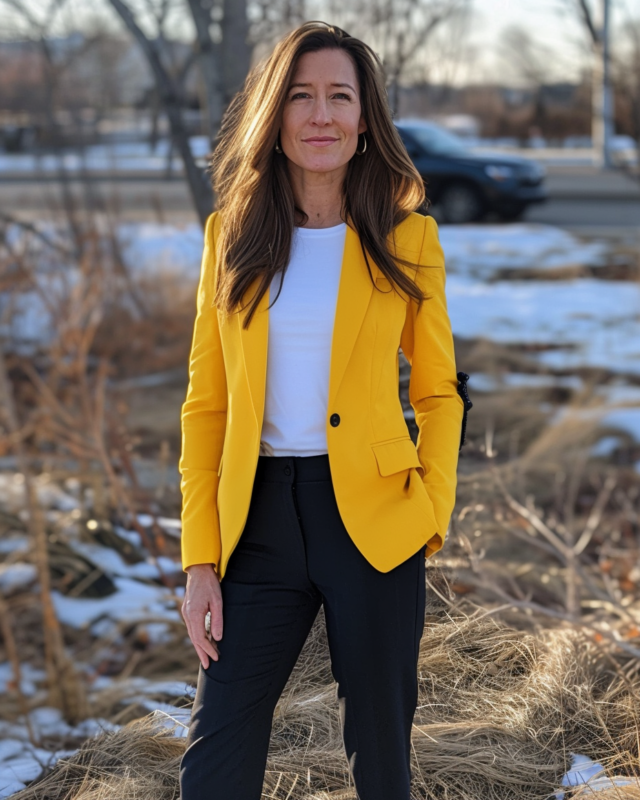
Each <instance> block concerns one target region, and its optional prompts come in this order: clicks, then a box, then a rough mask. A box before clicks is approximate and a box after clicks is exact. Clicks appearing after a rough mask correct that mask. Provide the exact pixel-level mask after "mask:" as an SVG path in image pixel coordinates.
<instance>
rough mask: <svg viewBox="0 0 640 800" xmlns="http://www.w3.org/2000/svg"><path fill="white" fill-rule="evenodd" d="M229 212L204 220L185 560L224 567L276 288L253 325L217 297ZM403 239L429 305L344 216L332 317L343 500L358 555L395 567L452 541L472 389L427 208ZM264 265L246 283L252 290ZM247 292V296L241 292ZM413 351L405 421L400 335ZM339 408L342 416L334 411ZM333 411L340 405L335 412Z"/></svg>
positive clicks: (409, 223)
mask: <svg viewBox="0 0 640 800" xmlns="http://www.w3.org/2000/svg"><path fill="white" fill-rule="evenodd" d="M220 213H221V212H218V211H216V212H214V213H213V214H211V215H210V216H209V218H208V220H207V224H206V229H205V243H204V251H203V255H202V267H201V274H200V283H199V287H198V294H197V313H196V318H195V324H194V331H193V341H192V346H191V355H190V358H189V378H190V380H189V387H188V390H187V395H186V400H185V402H184V404H183V405H182V413H181V425H182V453H181V457H180V461H179V470H180V474H181V482H180V488H181V491H182V497H183V505H182V567H183V570H186V569H187V567H189V566H190V565H192V564H200V563H213V564H215V565H216V571H217V574H218V577H219V579H220V580H222V579H223V577H224V574H225V571H226V567H227V563H228V561H229V557H230V556H231V553H232V552H233V550H234V548H235V546H236V544H237V543H238V540H239V539H240V536H241V534H242V531H243V528H244V525H245V522H246V519H247V515H248V512H249V503H250V500H251V493H252V488H253V482H254V477H255V471H256V466H257V462H258V451H259V447H260V438H261V430H262V420H263V413H264V402H265V383H266V374H267V372H266V370H267V334H268V330H269V312H268V310H267V306H268V305H269V302H270V293H269V291H267V292H265V294H264V296H263V297H262V300H261V302H260V305H259V307H258V309H257V310H256V314H255V315H254V317H253V319H252V321H251V323H250V325H249V327H248V329H246V330H245V329H243V328H242V325H241V322H242V319H244V315H245V314H246V313H247V311H246V309H245V310H244V311H243V312H242V314H241V315H240V314H238V313H235V314H231V315H226V314H224V313H223V312H221V311H218V310H217V309H216V308H215V307H214V306H213V305H212V296H213V290H214V286H215V283H214V277H215V269H216V254H215V241H216V235H217V233H218V231H219V224H220ZM394 239H395V247H396V248H397V249H396V250H395V251H394V250H392V251H391V252H392V253H395V254H396V255H400V256H404V257H406V258H407V259H409V260H411V261H412V262H414V263H415V262H419V263H420V264H425V265H427V266H428V267H429V268H427V269H423V270H420V271H416V270H415V268H408V267H403V265H400V266H401V268H403V269H405V270H409V271H410V273H411V274H412V276H414V277H416V273H417V280H418V282H419V285H420V286H421V287H422V288H423V289H426V290H427V292H428V294H430V295H432V297H431V299H428V300H425V301H424V303H423V305H422V309H421V310H420V313H419V314H418V313H417V304H416V303H415V301H414V300H407V299H406V298H405V297H404V295H403V296H400V295H399V294H398V293H397V292H395V291H393V289H392V287H391V284H390V282H389V280H388V279H387V278H386V277H385V276H384V274H383V273H382V272H381V270H379V269H378V267H377V266H376V265H375V264H374V263H373V261H372V259H371V258H370V257H369V264H370V265H371V271H372V274H373V278H374V279H375V282H376V286H377V287H378V288H379V289H382V290H383V291H382V292H380V291H377V290H374V288H373V284H372V281H371V278H370V277H369V272H368V270H367V266H366V263H365V259H364V256H363V253H362V248H361V245H360V240H359V237H358V235H357V233H356V232H355V230H354V229H353V228H351V227H350V226H347V232H346V240H345V248H344V255H343V261H342V272H341V276H340V283H339V291H338V298H337V305H336V314H335V321H334V329H333V331H334V332H333V339H332V349H331V367H330V377H329V401H328V408H327V420H326V426H327V450H328V454H329V464H330V468H331V475H332V480H333V485H334V491H335V495H336V500H337V503H338V508H339V510H340V514H341V517H342V520H343V522H344V525H345V527H346V529H347V531H348V533H349V536H351V538H352V540H353V542H354V543H355V545H356V546H357V547H358V549H359V550H360V552H361V553H362V554H363V556H364V557H365V558H366V559H367V560H368V561H369V562H370V563H371V564H372V565H373V566H374V567H375V568H376V569H378V570H380V571H381V572H388V571H389V570H391V569H393V568H394V567H395V566H397V565H398V564H400V563H401V562H402V561H404V560H405V559H407V558H409V556H411V555H412V554H413V553H415V552H416V551H417V550H418V549H419V548H420V547H422V546H424V545H425V544H426V545H427V548H426V551H425V555H426V557H427V558H428V557H429V556H430V555H432V554H433V553H435V552H436V551H437V550H440V548H441V547H442V546H443V544H444V540H445V537H446V532H447V529H448V525H449V520H450V517H451V513H452V511H453V507H454V504H455V492H456V483H457V478H456V469H457V464H458V450H459V444H460V435H461V428H462V414H463V407H464V406H463V402H462V398H461V397H460V395H459V394H458V392H457V386H458V380H457V374H456V365H455V356H454V347H453V336H452V333H451V325H450V322H449V316H448V313H447V304H446V299H445V267H444V256H443V252H442V248H441V246H440V242H439V240H438V228H437V225H436V223H435V221H434V220H433V218H432V217H424V216H422V215H421V214H418V213H412V214H410V215H409V216H408V217H407V218H406V219H405V220H403V222H402V223H400V224H399V225H398V226H397V227H396V228H395V230H394V231H393V232H392V234H390V236H389V241H390V242H391V243H393V241H394ZM257 285H258V279H257V278H256V280H255V281H254V282H253V284H252V285H251V286H250V287H249V288H248V289H247V294H246V295H245V297H244V302H245V303H246V302H247V299H251V298H252V297H253V294H254V292H255V289H256V288H257ZM243 304H244V303H243ZM399 346H401V347H402V352H403V353H404V355H405V356H406V358H407V359H408V361H409V362H410V363H411V367H412V368H411V379H410V384H409V399H410V402H411V405H412V406H413V408H414V410H415V417H416V422H417V425H418V428H419V435H418V440H417V445H414V443H413V441H412V440H411V437H410V435H409V429H408V428H407V423H406V421H405V418H404V414H403V410H402V405H401V403H400V399H399V392H398V380H399V356H398V347H399ZM334 414H337V415H339V417H340V422H339V424H338V425H336V426H334V425H332V424H331V423H330V421H329V420H330V418H331V417H332V416H333V415H334ZM334 421H335V417H334Z"/></svg>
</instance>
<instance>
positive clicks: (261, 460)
mask: <svg viewBox="0 0 640 800" xmlns="http://www.w3.org/2000/svg"><path fill="white" fill-rule="evenodd" d="M326 480H331V469H330V467H329V454H328V453H322V454H321V455H317V456H258V466H257V469H256V481H269V482H274V481H276V482H278V481H280V482H282V483H292V482H293V481H296V482H302V483H304V482H305V481H326Z"/></svg>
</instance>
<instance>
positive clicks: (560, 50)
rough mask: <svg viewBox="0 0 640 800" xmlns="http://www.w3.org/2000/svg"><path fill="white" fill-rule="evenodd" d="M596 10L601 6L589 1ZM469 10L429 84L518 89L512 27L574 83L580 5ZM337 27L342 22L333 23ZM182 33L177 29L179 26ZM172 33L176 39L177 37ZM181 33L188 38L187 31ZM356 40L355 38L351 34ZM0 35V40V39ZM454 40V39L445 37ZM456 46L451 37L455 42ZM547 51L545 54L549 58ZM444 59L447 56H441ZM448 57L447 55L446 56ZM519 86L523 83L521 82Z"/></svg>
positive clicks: (317, 2) (556, 76)
mask: <svg viewBox="0 0 640 800" xmlns="http://www.w3.org/2000/svg"><path fill="white" fill-rule="evenodd" d="M587 1H588V3H589V5H590V7H591V8H592V9H595V8H596V6H598V5H599V4H600V3H601V2H603V0H587ZM24 2H25V4H26V5H27V6H30V7H32V8H33V9H34V10H36V9H39V8H41V7H42V6H43V5H45V6H47V5H48V4H49V0H48V2H47V3H46V4H43V3H42V0H24ZM306 2H307V5H308V11H309V13H310V14H311V17H310V18H312V19H326V20H327V21H331V20H330V19H328V18H327V14H326V13H322V11H321V10H320V9H324V10H325V11H326V9H327V8H331V7H332V6H333V7H337V8H339V7H340V0H338V1H337V4H336V0H306ZM469 2H470V5H471V7H472V9H473V11H472V15H471V17H470V19H469V22H468V24H467V35H466V36H461V37H459V40H460V41H464V42H465V44H464V49H463V50H461V48H460V47H459V46H458V45H457V44H456V43H455V41H454V44H452V45H451V46H447V47H446V48H445V49H444V50H443V49H442V48H432V51H433V53H434V57H433V63H431V64H429V79H430V80H432V81H438V80H443V81H445V82H447V83H452V84H458V85H459V84H463V83H466V82H468V81H474V82H475V81H483V80H488V81H499V82H500V83H503V84H509V83H511V84H513V85H517V84H518V83H519V81H518V78H517V76H516V75H515V73H514V71H513V70H511V69H510V68H509V62H508V61H507V60H506V59H505V57H504V55H501V47H500V42H501V39H502V34H503V32H504V30H505V29H506V28H507V27H509V26H511V25H518V26H520V27H522V28H524V29H525V30H526V31H527V32H528V33H529V35H530V36H531V37H532V38H533V39H534V40H535V41H536V42H538V43H539V46H540V50H541V51H542V50H543V49H545V53H546V55H545V64H547V65H548V72H549V75H548V78H549V79H550V80H571V81H572V80H576V79H577V78H578V77H579V74H580V71H581V69H583V68H584V66H585V64H586V62H587V60H588V48H587V46H586V45H588V41H589V40H588V35H587V33H586V29H585V28H584V25H583V23H582V22H581V20H580V17H579V13H578V12H577V10H576V9H577V8H578V0H469ZM610 3H611V9H612V12H611V13H612V30H613V32H614V34H615V30H616V27H618V28H619V27H620V26H621V25H622V24H624V20H625V18H629V17H633V18H636V19H638V18H640V0H610ZM132 5H133V6H134V7H138V8H139V7H142V6H143V5H144V3H143V2H141V0H132ZM64 8H65V10H66V14H65V17H67V18H68V16H69V14H70V13H71V12H72V13H71V16H72V19H73V20H75V21H76V23H77V21H78V20H82V18H83V17H84V16H85V15H86V13H87V11H89V9H96V10H97V9H100V12H101V14H103V15H106V16H105V21H108V22H109V23H112V24H113V25H114V26H115V27H116V28H121V23H120V22H119V21H118V20H116V19H115V15H114V14H113V12H112V11H111V10H110V8H109V4H108V2H100V3H97V4H95V3H93V4H89V5H87V4H86V0H67V3H65V4H64ZM12 16H13V15H12V12H11V3H7V2H6V0H0V31H1V30H2V27H3V25H2V22H3V21H4V23H5V26H4V27H5V29H6V30H7V31H8V30H9V28H10V27H13V26H12V25H10V24H9V25H7V23H9V22H10V19H11V17H12ZM337 22H338V24H340V21H337ZM177 27H180V26H177ZM177 27H176V33H178V30H177ZM183 33H184V34H185V35H186V36H187V37H190V36H191V33H190V31H187V30H186V29H185V30H184V31H183ZM354 33H356V35H358V33H357V32H355V31H354ZM0 35H1V34H0ZM449 38H452V37H449ZM453 38H454V40H455V37H453ZM547 51H548V52H547ZM443 53H445V55H444V56H443ZM446 53H448V54H449V55H448V56H447V55H446ZM520 82H521V81H520Z"/></svg>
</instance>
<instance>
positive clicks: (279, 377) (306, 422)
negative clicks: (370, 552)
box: [260, 222, 347, 456]
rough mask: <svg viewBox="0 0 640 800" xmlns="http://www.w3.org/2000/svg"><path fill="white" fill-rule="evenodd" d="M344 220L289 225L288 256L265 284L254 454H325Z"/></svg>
mask: <svg viewBox="0 0 640 800" xmlns="http://www.w3.org/2000/svg"><path fill="white" fill-rule="evenodd" d="M346 232H347V225H346V223H344V222H343V223H341V224H340V225H334V226H333V227H331V228H299V227H294V235H293V242H292V246H291V258H290V261H289V265H288V267H287V271H286V274H285V275H284V280H283V279H282V273H279V274H277V275H275V276H274V278H273V279H272V281H271V288H270V298H269V300H270V302H273V300H274V298H275V297H276V295H277V293H278V289H279V287H280V284H281V282H282V291H281V292H280V295H279V297H278V299H277V300H276V301H275V303H274V304H273V305H272V306H271V308H270V309H269V335H268V352H267V385H266V396H265V410H264V421H263V426H262V435H261V441H260V454H261V455H270V456H289V455H291V456H315V455H320V454H322V453H326V452H327V433H326V420H327V404H328V393H329V365H330V360H331V339H332V335H333V322H334V319H335V311H336V301H337V299H338V285H339V282H340V272H341V266H342V254H343V251H344V242H345V236H346Z"/></svg>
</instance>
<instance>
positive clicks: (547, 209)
mask: <svg viewBox="0 0 640 800" xmlns="http://www.w3.org/2000/svg"><path fill="white" fill-rule="evenodd" d="M547 170H548V173H547V186H548V188H549V200H548V202H546V203H544V204H540V205H536V206H531V207H530V208H529V209H528V210H527V211H526V212H525V214H524V215H523V218H522V221H524V222H538V223H546V224H549V225H557V226H560V227H563V228H567V229H569V230H572V231H575V232H576V233H584V234H592V235H613V236H617V235H619V234H631V235H633V236H634V237H635V236H636V235H637V236H638V237H640V180H637V179H632V178H630V177H628V176H626V175H624V174H621V173H618V172H614V173H602V172H599V171H598V170H596V169H594V168H592V167H588V166H556V165H548V166H547ZM71 187H72V194H73V197H74V198H75V200H76V202H77V203H78V204H79V205H80V206H81V207H82V206H85V207H86V206H87V205H88V204H90V203H91V204H92V203H93V202H97V204H98V207H100V206H104V205H107V206H109V207H110V208H112V209H113V210H117V211H118V212H119V213H120V214H121V215H122V216H123V217H126V218H127V219H140V220H152V219H156V220H166V221H168V220H172V221H176V222H187V221H192V220H195V218H196V217H195V214H194V213H193V211H192V208H191V203H190V199H189V194H188V191H187V188H186V185H185V183H184V181H183V180H181V179H177V178H174V179H166V178H164V177H162V176H161V175H158V176H155V175H149V174H139V175H132V174H130V173H126V174H120V175H110V176H108V177H92V178H91V179H90V180H88V181H85V182H84V183H82V182H80V181H78V180H73V179H72V181H71ZM60 207H61V192H60V187H59V185H58V184H57V182H56V181H55V180H52V179H47V178H44V179H42V178H38V177H37V176H34V175H32V174H31V175H28V176H27V177H20V176H17V175H16V176H8V175H6V174H5V175H2V176H0V212H5V213H7V214H16V215H18V216H20V217H23V218H31V219H32V218H34V217H37V216H39V215H40V214H42V213H43V212H47V211H49V210H51V209H54V208H60Z"/></svg>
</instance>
